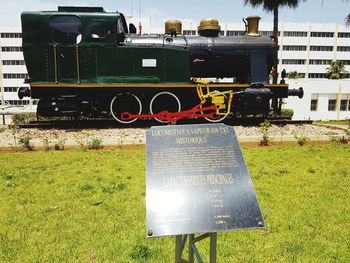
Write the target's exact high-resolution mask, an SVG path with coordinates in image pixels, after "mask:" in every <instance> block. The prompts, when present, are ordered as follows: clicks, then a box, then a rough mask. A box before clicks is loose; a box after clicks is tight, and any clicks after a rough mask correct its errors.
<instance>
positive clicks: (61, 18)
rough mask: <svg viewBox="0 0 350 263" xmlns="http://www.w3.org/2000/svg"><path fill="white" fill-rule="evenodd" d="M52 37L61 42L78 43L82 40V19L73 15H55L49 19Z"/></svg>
mask: <svg viewBox="0 0 350 263" xmlns="http://www.w3.org/2000/svg"><path fill="white" fill-rule="evenodd" d="M49 25H50V31H51V38H52V40H53V41H54V42H56V43H59V44H78V43H79V42H80V41H81V21H80V18H79V17H77V16H73V15H55V16H52V17H51V18H50V20H49Z"/></svg>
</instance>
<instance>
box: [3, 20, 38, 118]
mask: <svg viewBox="0 0 350 263" xmlns="http://www.w3.org/2000/svg"><path fill="white" fill-rule="evenodd" d="M26 78H28V75H27V69H26V66H25V63H24V59H23V53H22V34H21V28H20V27H19V26H6V27H5V26H0V87H1V94H0V95H1V97H0V98H1V104H0V105H1V106H0V114H4V113H11V112H34V111H35V109H36V106H35V104H36V101H35V100H34V101H32V100H29V99H28V98H25V99H24V100H20V99H18V96H17V90H18V88H20V87H27V86H28V84H25V83H24V80H25V79H26Z"/></svg>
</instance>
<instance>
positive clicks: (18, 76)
mask: <svg viewBox="0 0 350 263" xmlns="http://www.w3.org/2000/svg"><path fill="white" fill-rule="evenodd" d="M27 78H28V74H24V73H8V74H6V73H5V74H4V79H27Z"/></svg>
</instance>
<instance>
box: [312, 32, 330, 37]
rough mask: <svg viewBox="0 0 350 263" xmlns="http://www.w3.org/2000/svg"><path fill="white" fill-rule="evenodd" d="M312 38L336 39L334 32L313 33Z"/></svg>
mask: <svg viewBox="0 0 350 263" xmlns="http://www.w3.org/2000/svg"><path fill="white" fill-rule="evenodd" d="M311 37H334V33H333V32H311Z"/></svg>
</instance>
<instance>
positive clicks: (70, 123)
mask: <svg viewBox="0 0 350 263" xmlns="http://www.w3.org/2000/svg"><path fill="white" fill-rule="evenodd" d="M264 120H265V118H246V119H227V120H225V121H224V122H223V123H225V124H226V125H233V126H238V125H242V126H259V125H260V123H262V122H264ZM266 120H267V121H269V122H270V123H271V124H275V125H280V126H284V125H287V124H297V125H302V124H311V123H312V121H311V120H291V119H286V118H267V119H266ZM195 123H196V124H200V123H207V122H206V121H205V120H201V119H195V120H181V121H179V122H178V123H177V124H195ZM157 125H158V126H159V125H166V124H162V123H159V122H156V121H154V120H143V121H140V122H139V123H132V124H120V123H118V122H116V121H115V120H112V119H110V120H100V119H98V120H78V121H77V120H45V121H31V122H29V123H28V124H21V125H18V126H19V127H20V128H38V129H52V128H54V129H113V128H145V127H146V128H147V127H151V126H157Z"/></svg>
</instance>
